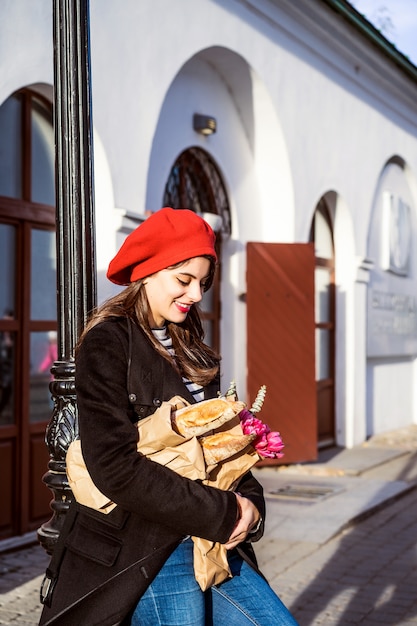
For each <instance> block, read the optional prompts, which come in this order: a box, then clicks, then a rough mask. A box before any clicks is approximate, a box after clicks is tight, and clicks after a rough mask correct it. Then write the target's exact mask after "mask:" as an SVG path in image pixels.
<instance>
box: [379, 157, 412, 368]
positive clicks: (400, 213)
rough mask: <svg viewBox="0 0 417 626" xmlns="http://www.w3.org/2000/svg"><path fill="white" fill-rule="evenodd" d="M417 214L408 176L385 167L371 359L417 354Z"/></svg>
mask: <svg viewBox="0 0 417 626" xmlns="http://www.w3.org/2000/svg"><path fill="white" fill-rule="evenodd" d="M416 234H417V231H416V215H415V206H414V202H413V198H412V194H411V191H410V188H409V185H408V182H407V175H406V172H405V170H404V168H403V167H401V165H399V164H398V163H390V164H388V165H387V167H386V168H385V170H384V172H383V175H382V176H381V179H380V184H379V187H378V190H377V193H376V199H375V205H374V211H373V217H372V222H371V229H370V235H369V258H370V259H371V260H372V261H373V264H374V267H373V269H372V271H371V276H370V282H369V285H368V330H367V354H368V357H398V356H399V357H403V356H414V355H417V275H416V253H415V241H416Z"/></svg>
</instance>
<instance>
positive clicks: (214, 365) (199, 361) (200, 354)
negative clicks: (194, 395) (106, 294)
mask: <svg viewBox="0 0 417 626" xmlns="http://www.w3.org/2000/svg"><path fill="white" fill-rule="evenodd" d="M207 258H208V259H209V260H210V272H209V276H208V279H207V280H206V282H205V286H204V291H207V289H209V288H210V286H211V284H212V282H213V277H214V271H215V262H214V259H213V258H212V257H207ZM184 262H185V261H183V262H182V263H178V264H177V265H175V266H173V267H180V266H181V265H182V264H183V263H184ZM167 269H173V268H171V267H170V268H167ZM145 280H146V279H145V278H141V279H140V280H137V281H135V282H133V283H130V285H128V286H127V287H126V289H124V290H123V291H121V292H120V293H119V294H116V295H115V296H113V297H112V298H110V299H109V300H106V302H104V303H103V304H102V305H101V306H100V307H98V308H97V309H96V310H95V311H94V313H93V315H92V316H91V318H90V319H89V321H88V323H87V324H86V326H85V328H84V330H83V332H82V334H81V337H80V339H79V342H78V347H79V346H80V344H81V342H82V340H83V339H84V337H85V335H86V334H87V333H88V331H89V330H91V329H92V328H94V326H97V324H100V323H101V322H104V321H106V320H108V319H109V318H114V317H129V318H130V319H131V320H132V321H133V322H134V323H136V324H137V325H138V326H140V327H141V328H142V330H143V332H144V333H145V335H146V336H147V337H148V339H149V341H150V342H151V343H152V345H153V347H154V348H155V350H156V351H157V352H158V353H159V354H160V355H161V356H162V357H163V358H164V359H166V360H167V361H169V362H170V363H171V364H172V365H173V366H174V367H175V368H176V369H177V370H178V372H179V373H180V374H181V375H182V376H184V377H185V378H187V379H188V380H191V381H193V382H195V383H198V384H200V385H203V386H204V385H207V384H208V383H209V382H211V381H212V380H213V378H215V376H216V374H217V373H218V371H219V366H220V355H219V354H217V353H216V352H215V351H214V350H213V349H212V348H210V346H208V345H207V344H205V343H204V329H203V326H202V323H201V318H200V313H199V309H198V306H197V305H196V304H193V306H192V307H191V309H190V311H189V313H188V315H187V317H186V319H185V320H184V322H182V323H181V324H176V323H174V322H168V323H167V328H168V333H169V335H170V337H171V339H172V345H173V348H174V351H175V357H174V358H173V357H172V356H171V355H170V354H169V353H168V352H167V350H166V349H165V348H164V347H163V346H162V345H161V344H160V342H159V341H158V340H157V339H156V337H155V336H154V334H153V332H152V329H151V326H150V324H149V316H150V315H149V314H150V307H149V302H148V298H147V296H146V291H145V289H144V288H143V286H144V281H145Z"/></svg>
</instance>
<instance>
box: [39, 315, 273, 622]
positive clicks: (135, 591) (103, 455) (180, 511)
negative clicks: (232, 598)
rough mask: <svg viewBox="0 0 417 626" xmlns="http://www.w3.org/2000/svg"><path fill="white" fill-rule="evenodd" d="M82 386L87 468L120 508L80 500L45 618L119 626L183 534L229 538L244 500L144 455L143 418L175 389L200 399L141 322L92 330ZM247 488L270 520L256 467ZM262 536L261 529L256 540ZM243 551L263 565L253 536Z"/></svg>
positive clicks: (79, 367) (81, 367) (79, 366)
mask: <svg viewBox="0 0 417 626" xmlns="http://www.w3.org/2000/svg"><path fill="white" fill-rule="evenodd" d="M129 326H130V331H129ZM129 332H130V334H131V340H130V341H129ZM130 361H131V365H130V367H129V366H128V364H129V362H130ZM217 388H218V383H217V382H216V381H214V382H213V383H212V384H211V385H210V386H209V387H207V388H206V389H205V397H206V398H210V397H215V396H216V394H217ZM76 389H77V405H78V415H79V429H80V438H81V443H82V450H83V456H84V459H85V462H86V465H87V468H88V470H89V472H90V474H91V477H92V479H93V481H94V483H95V484H96V485H97V487H98V488H99V489H100V491H102V492H103V493H104V494H105V495H107V496H108V498H109V500H112V501H113V502H115V503H117V505H118V506H117V507H116V508H115V509H114V510H113V511H112V512H111V513H109V514H108V515H104V514H102V513H100V512H97V511H94V510H92V509H89V508H87V507H83V506H80V505H78V504H77V505H75V504H74V503H73V504H72V505H71V506H72V507H76V511H73V514H72V515H68V519H67V521H66V528H65V529H64V530H63V531H62V533H61V537H60V542H61V544H60V545H61V547H62V546H63V545H64V542H65V550H64V552H63V554H64V556H63V560H62V563H61V567H60V573H59V577H58V580H57V583H56V585H55V588H54V591H53V594H52V603H51V606H50V607H48V606H45V607H44V610H43V613H42V617H41V621H40V625H43V626H46V625H52V624H54V625H59V626H74V624H82V625H83V626H94V625H100V626H113V625H115V624H121V623H122V622H123V620H124V619H127V620H128V619H129V617H128V616H129V614H130V612H131V611H132V610H133V609H134V607H135V606H136V604H137V602H138V600H139V599H140V597H141V596H142V594H143V593H144V592H145V590H146V588H147V587H148V585H149V584H150V582H151V581H152V580H153V578H154V577H155V575H156V574H157V573H158V571H159V570H160V568H161V567H162V565H163V564H164V562H165V561H166V559H167V558H168V556H169V555H170V554H171V552H172V551H173V550H174V549H175V547H176V546H177V545H178V543H179V542H180V541H181V540H182V538H183V537H185V536H187V535H192V536H197V537H203V538H206V539H209V540H212V541H219V542H221V543H225V542H226V541H227V539H228V538H229V536H230V534H231V533H232V530H233V528H234V526H235V523H236V519H237V514H238V511H237V503H236V497H235V496H234V494H233V493H231V492H227V491H221V490H219V489H215V488H212V487H207V486H205V485H202V484H201V483H200V482H198V481H191V480H189V479H187V478H183V477H181V476H179V475H177V474H176V473H175V472H173V471H171V470H169V469H167V468H165V467H163V466H161V465H158V464H157V463H154V462H153V461H150V460H149V459H147V458H146V457H144V456H142V455H141V454H138V453H137V428H136V426H135V422H137V420H138V416H139V417H146V416H147V415H150V414H151V413H153V412H154V411H155V410H156V408H157V407H158V406H160V404H161V403H162V402H164V401H167V400H169V399H171V398H172V397H173V396H175V395H180V396H182V397H183V398H185V399H186V400H188V401H189V402H193V401H194V400H193V397H192V396H191V394H190V393H189V392H188V390H187V388H186V386H185V385H184V383H183V382H182V380H181V377H180V376H179V375H178V374H177V372H176V371H175V370H174V368H173V367H172V366H171V365H170V363H169V362H168V361H167V360H166V359H164V358H163V357H161V356H160V355H159V354H158V353H157V352H156V351H155V349H154V348H153V347H152V345H151V343H150V342H149V340H148V339H147V338H146V336H145V335H144V334H143V332H142V331H141V330H140V329H139V328H138V327H137V326H135V325H132V324H128V323H127V321H126V320H124V319H114V320H110V321H107V322H104V323H102V324H100V325H98V326H96V327H94V328H93V329H92V330H91V331H90V332H89V333H88V334H87V335H86V337H85V339H84V341H83V343H82V345H81V348H80V350H79V353H78V355H77V363H76ZM238 490H239V491H240V492H241V493H242V495H244V496H245V497H248V498H249V499H251V500H252V502H253V503H254V504H255V505H256V507H257V508H258V510H259V511H260V514H261V516H262V518H263V519H264V517H265V507H264V500H263V495H262V487H261V486H260V485H259V483H258V482H257V481H256V480H255V479H254V478H253V477H252V476H251V474H248V475H247V476H245V477H244V479H243V480H242V481H241V483H240V484H239V487H238ZM261 534H262V528H261V529H260V532H259V533H258V536H256V537H255V538H254V539H255V540H256V539H258V538H259V537H260V536H261ZM241 552H242V555H243V556H244V558H246V560H248V561H249V562H251V564H252V565H253V566H254V567H256V563H255V558H254V555H253V551H252V549H251V546H250V544H249V543H245V544H242V545H241ZM127 623H129V622H128V621H127Z"/></svg>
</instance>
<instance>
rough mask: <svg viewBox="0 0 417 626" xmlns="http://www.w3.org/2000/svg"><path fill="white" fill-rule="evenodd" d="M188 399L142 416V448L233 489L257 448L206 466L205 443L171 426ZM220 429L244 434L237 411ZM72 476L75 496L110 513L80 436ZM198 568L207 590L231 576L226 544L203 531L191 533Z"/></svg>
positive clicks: (71, 458) (70, 461) (186, 472)
mask: <svg viewBox="0 0 417 626" xmlns="http://www.w3.org/2000/svg"><path fill="white" fill-rule="evenodd" d="M186 404H187V402H186V401H185V400H183V399H182V398H180V397H179V396H176V397H175V398H172V399H171V400H170V401H169V402H164V403H163V404H162V405H161V406H160V407H159V408H158V409H157V410H156V411H155V413H154V414H153V415H150V416H149V417H147V418H145V419H144V420H141V421H140V422H138V431H139V440H138V452H140V453H141V454H144V455H145V456H147V457H148V458H149V459H151V460H153V461H154V462H156V463H159V464H161V465H165V466H166V467H169V468H170V469H172V470H173V471H175V472H177V473H178V474H180V475H181V476H186V477H187V478H190V479H191V480H197V479H200V480H202V481H203V482H204V484H206V485H210V486H212V487H216V488H217V489H222V490H229V489H233V488H234V487H235V486H236V485H237V483H238V482H239V480H240V478H241V477H242V476H243V475H244V474H245V473H246V472H248V471H249V470H250V469H251V468H252V467H253V466H254V465H255V463H257V461H259V458H260V457H259V455H258V453H257V452H256V451H255V450H254V449H253V448H251V447H250V446H248V448H246V450H244V451H242V452H240V453H238V454H236V455H234V456H233V457H231V458H228V459H225V460H223V461H221V462H220V463H218V464H217V465H212V466H209V467H206V465H205V462H204V454H203V450H202V447H201V445H200V444H199V442H198V439H197V438H196V437H191V438H185V437H183V436H182V435H179V434H178V433H176V432H175V431H174V430H173V429H172V425H171V413H172V410H175V409H177V408H181V407H182V406H186ZM219 430H225V431H226V430H227V431H229V432H232V433H235V434H242V430H241V427H240V421H239V418H238V417H236V418H235V419H234V420H231V421H230V422H228V423H227V424H224V425H223V426H222V427H221V428H220V429H219ZM67 474H68V481H69V484H70V487H71V489H72V492H73V494H74V497H75V499H76V500H77V502H80V503H81V504H84V505H85V506H88V507H90V508H93V509H96V510H98V511H100V512H102V513H104V514H107V513H110V511H112V510H113V509H114V507H115V506H116V504H115V503H113V502H111V501H109V499H108V498H107V497H106V496H105V495H104V494H102V493H101V492H100V491H99V489H98V488H97V487H96V486H95V484H94V483H93V481H92V479H91V477H90V475H89V473H88V470H87V468H86V466H85V463H84V459H83V456H82V449H81V442H80V441H79V440H76V441H73V442H72V443H71V444H70V446H69V448H68V452H67ZM192 539H193V542H194V570H195V576H196V580H197V582H198V583H199V585H200V587H201V589H202V590H203V591H205V590H206V589H208V588H209V587H210V586H212V585H216V584H220V583H221V582H223V581H224V580H226V579H227V578H230V577H231V572H230V568H229V564H228V561H227V550H226V548H225V547H224V545H222V544H220V543H215V542H212V541H209V540H206V539H202V538H200V537H193V538H192Z"/></svg>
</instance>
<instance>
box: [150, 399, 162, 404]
mask: <svg viewBox="0 0 417 626" xmlns="http://www.w3.org/2000/svg"><path fill="white" fill-rule="evenodd" d="M152 404H153V405H154V406H161V404H162V402H161V400H160V399H159V398H154V399H153V400H152Z"/></svg>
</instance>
